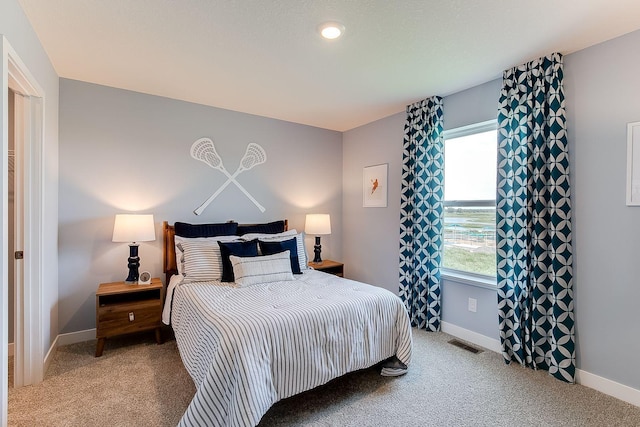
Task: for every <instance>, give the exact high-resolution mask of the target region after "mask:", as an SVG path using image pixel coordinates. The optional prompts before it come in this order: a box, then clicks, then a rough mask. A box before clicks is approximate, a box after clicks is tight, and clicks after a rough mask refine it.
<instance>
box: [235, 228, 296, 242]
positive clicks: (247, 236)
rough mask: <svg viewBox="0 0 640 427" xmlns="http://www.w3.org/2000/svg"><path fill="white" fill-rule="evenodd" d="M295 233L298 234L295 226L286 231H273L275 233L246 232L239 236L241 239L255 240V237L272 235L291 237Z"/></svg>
mask: <svg viewBox="0 0 640 427" xmlns="http://www.w3.org/2000/svg"><path fill="white" fill-rule="evenodd" d="M296 234H298V232H297V231H296V229H295V228H292V229H291V230H287V231H283V232H282V233H275V234H268V233H247V234H243V235H242V236H240V238H241V239H242V240H247V241H250V240H255V239H259V240H266V239H267V238H270V237H274V238H279V237H289V238H291V237H293V236H295V235H296ZM283 240H287V239H283Z"/></svg>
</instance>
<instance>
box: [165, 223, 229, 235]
mask: <svg viewBox="0 0 640 427" xmlns="http://www.w3.org/2000/svg"><path fill="white" fill-rule="evenodd" d="M174 228H175V231H176V236H182V237H215V236H232V235H234V234H237V231H238V223H237V222H223V223H217V224H188V223H186V222H176V223H175V224H174Z"/></svg>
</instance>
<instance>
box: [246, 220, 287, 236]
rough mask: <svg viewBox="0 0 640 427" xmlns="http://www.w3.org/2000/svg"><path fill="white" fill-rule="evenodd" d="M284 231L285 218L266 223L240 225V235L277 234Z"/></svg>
mask: <svg viewBox="0 0 640 427" xmlns="http://www.w3.org/2000/svg"><path fill="white" fill-rule="evenodd" d="M283 231H284V220H280V221H273V222H267V223H265V224H253V225H238V231H237V233H238V236H242V235H243V234H249V233H263V234H276V233H282V232H283Z"/></svg>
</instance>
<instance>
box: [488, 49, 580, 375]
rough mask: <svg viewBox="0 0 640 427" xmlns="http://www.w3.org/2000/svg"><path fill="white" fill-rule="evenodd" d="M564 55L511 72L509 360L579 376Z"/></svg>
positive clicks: (504, 290)
mask: <svg viewBox="0 0 640 427" xmlns="http://www.w3.org/2000/svg"><path fill="white" fill-rule="evenodd" d="M562 80H563V66H562V56H561V55H560V54H558V53H554V54H552V55H550V56H548V57H544V58H540V59H538V60H535V61H533V62H530V63H528V64H524V65H521V66H518V67H515V68H512V69H509V70H506V71H505V72H504V74H503V86H502V91H501V94H500V108H499V111H498V185H497V196H496V232H497V242H496V244H497V267H498V275H497V280H498V311H499V321H500V341H501V344H502V353H503V356H504V358H505V360H506V361H507V363H508V362H510V361H511V360H514V361H517V362H519V363H520V364H522V365H525V366H529V367H532V368H534V369H545V370H548V371H549V373H550V374H552V375H553V376H554V377H556V378H559V379H562V380H564V381H567V382H571V383H572V382H574V378H575V335H574V313H573V285H572V280H573V279H572V277H573V268H572V263H573V259H572V247H571V202H570V198H569V192H570V188H569V156H568V152H567V133H566V120H565V100H564V91H563V83H562Z"/></svg>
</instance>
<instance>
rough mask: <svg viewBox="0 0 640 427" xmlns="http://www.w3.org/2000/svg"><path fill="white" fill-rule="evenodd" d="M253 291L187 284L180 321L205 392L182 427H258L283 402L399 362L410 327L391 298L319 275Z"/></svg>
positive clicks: (175, 321) (181, 289)
mask: <svg viewBox="0 0 640 427" xmlns="http://www.w3.org/2000/svg"><path fill="white" fill-rule="evenodd" d="M296 279H297V280H294V281H283V282H274V283H267V284H262V285H254V286H250V287H246V288H232V287H229V286H220V285H219V284H218V285H217V284H215V283H214V282H208V283H207V282H200V283H190V284H182V285H179V286H178V287H176V289H175V292H174V295H173V305H172V313H171V317H172V319H171V321H172V325H173V329H174V331H175V335H176V340H177V342H178V348H179V350H180V355H181V357H182V360H183V362H184V365H185V367H186V369H187V371H188V372H189V374H190V375H191V377H192V378H193V381H194V382H195V385H196V388H197V391H196V394H195V396H194V398H193V400H192V402H191V404H190V405H189V407H188V408H187V410H186V412H185V414H184V415H183V417H182V420H181V421H180V425H181V426H254V425H256V424H258V422H259V421H260V418H262V416H263V415H264V414H265V412H267V410H268V409H269V408H270V407H271V405H273V404H274V403H275V402H277V401H278V400H280V399H284V398H287V397H290V396H292V395H295V394H297V393H300V392H303V391H305V390H310V389H312V388H314V387H316V386H319V385H321V384H325V383H327V382H328V381H330V380H331V379H333V378H336V377H339V376H341V375H344V374H346V373H348V372H351V371H354V370H358V369H363V368H367V367H370V366H372V365H374V364H376V363H378V362H380V361H383V360H385V359H387V358H389V357H391V356H394V355H396V356H397V358H398V359H399V360H400V361H401V362H402V363H404V364H405V365H409V362H410V360H411V327H410V324H409V319H408V316H407V313H406V310H405V308H404V305H403V303H402V302H401V301H400V299H399V298H398V297H397V296H395V295H394V294H392V293H391V292H389V291H387V290H385V289H382V288H378V287H374V286H370V285H366V284H363V283H359V282H355V281H351V280H346V279H341V278H338V277H336V276H332V275H329V274H326V273H322V272H318V271H306V272H305V273H304V274H303V275H300V276H296Z"/></svg>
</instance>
